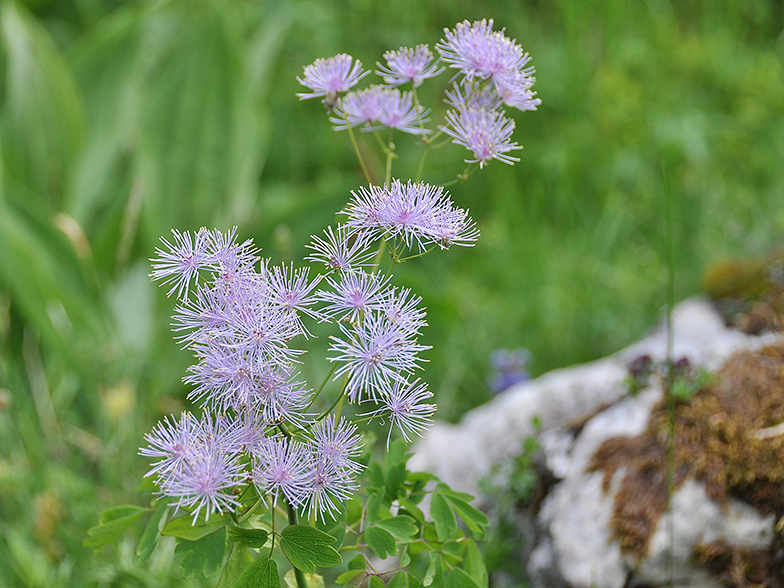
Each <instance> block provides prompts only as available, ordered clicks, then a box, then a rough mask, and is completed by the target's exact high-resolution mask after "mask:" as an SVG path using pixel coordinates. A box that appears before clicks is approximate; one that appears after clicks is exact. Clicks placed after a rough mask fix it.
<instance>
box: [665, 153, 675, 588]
mask: <svg viewBox="0 0 784 588" xmlns="http://www.w3.org/2000/svg"><path fill="white" fill-rule="evenodd" d="M662 174H663V176H664V207H665V210H664V239H665V242H666V248H667V249H666V255H667V266H668V272H667V319H666V320H667V386H666V392H665V393H666V395H667V449H666V460H667V482H666V484H667V535H668V537H669V545H668V549H667V559H666V570H667V586H670V587H672V586H673V581H674V574H675V561H674V554H675V514H674V513H673V510H672V497H673V495H674V494H675V397H674V396H673V394H672V384H673V379H674V375H675V374H674V371H675V370H674V367H675V364H674V361H673V347H674V341H675V337H674V333H673V329H672V309H673V306H674V305H675V246H674V237H673V218H672V212H673V211H672V193H671V192H670V188H669V185H668V182H667V173H666V170H665V168H664V164H662Z"/></svg>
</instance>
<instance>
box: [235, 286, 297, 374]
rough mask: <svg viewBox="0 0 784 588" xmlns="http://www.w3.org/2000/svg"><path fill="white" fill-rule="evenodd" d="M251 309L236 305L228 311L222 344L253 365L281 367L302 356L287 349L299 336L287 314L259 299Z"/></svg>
mask: <svg viewBox="0 0 784 588" xmlns="http://www.w3.org/2000/svg"><path fill="white" fill-rule="evenodd" d="M255 302H256V303H255V304H253V305H244V304H243V305H239V304H238V305H236V306H235V307H233V308H231V309H230V313H229V321H228V323H229V327H230V329H231V331H230V332H229V333H227V341H226V344H227V345H229V346H231V347H232V348H233V349H235V350H236V351H237V352H239V353H247V354H249V355H250V357H251V358H252V360H253V361H258V362H261V363H266V362H271V363H275V364H282V363H286V362H289V361H292V360H293V359H294V358H295V357H296V356H297V355H299V354H301V353H303V351H301V350H299V349H291V348H290V347H288V346H287V343H288V341H289V340H290V339H292V338H294V337H296V336H297V335H299V334H300V328H299V325H298V324H297V321H296V319H295V318H294V317H292V316H291V314H290V313H289V312H287V311H286V310H284V309H281V308H279V307H274V306H273V305H271V304H270V301H269V299H265V298H262V299H260V300H258V301H255Z"/></svg>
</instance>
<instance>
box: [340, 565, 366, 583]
mask: <svg viewBox="0 0 784 588" xmlns="http://www.w3.org/2000/svg"><path fill="white" fill-rule="evenodd" d="M364 573H365V568H362V569H361V570H348V571H345V572H343V573H342V574H340V575H339V576H338V577H337V578H336V579H335V581H336V582H337V583H338V584H346V583H348V582H350V581H351V580H353V579H354V578H356V577H357V576H359V575H360V574H364Z"/></svg>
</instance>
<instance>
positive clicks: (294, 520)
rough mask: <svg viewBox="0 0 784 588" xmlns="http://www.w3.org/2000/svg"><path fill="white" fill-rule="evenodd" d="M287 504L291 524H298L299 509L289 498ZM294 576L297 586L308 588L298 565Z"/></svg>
mask: <svg viewBox="0 0 784 588" xmlns="http://www.w3.org/2000/svg"><path fill="white" fill-rule="evenodd" d="M286 506H287V507H288V513H289V525H296V524H297V511H296V510H294V507H293V506H291V503H290V502H289V501H288V500H287V501H286ZM294 577H295V578H296V579H297V588H308V583H307V582H306V581H305V574H303V573H302V570H298V569H297V567H296V566H294Z"/></svg>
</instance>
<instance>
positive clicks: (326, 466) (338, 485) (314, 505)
mask: <svg viewBox="0 0 784 588" xmlns="http://www.w3.org/2000/svg"><path fill="white" fill-rule="evenodd" d="M307 488H308V489H307V495H306V498H305V503H304V504H303V510H306V511H307V513H308V517H310V518H314V519H315V518H320V519H321V520H322V522H323V521H324V520H325V516H324V515H326V514H328V515H329V516H330V517H332V519H333V520H334V519H335V513H337V512H338V511H339V510H340V506H339V503H341V502H344V501H346V500H348V499H349V498H351V496H352V495H353V494H354V492H356V490H357V489H358V488H359V486H358V485H357V483H356V482H355V480H354V472H352V471H350V470H347V469H345V468H340V467H338V466H337V465H336V464H335V462H334V461H331V460H326V459H322V458H320V457H319V456H313V458H312V462H311V470H310V472H309V475H308V487H307Z"/></svg>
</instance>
